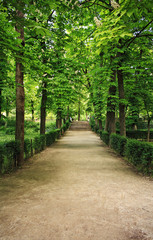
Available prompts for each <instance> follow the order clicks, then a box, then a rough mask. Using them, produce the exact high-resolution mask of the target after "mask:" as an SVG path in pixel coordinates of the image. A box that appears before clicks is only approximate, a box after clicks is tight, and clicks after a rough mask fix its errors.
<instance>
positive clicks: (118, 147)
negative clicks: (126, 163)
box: [110, 134, 127, 156]
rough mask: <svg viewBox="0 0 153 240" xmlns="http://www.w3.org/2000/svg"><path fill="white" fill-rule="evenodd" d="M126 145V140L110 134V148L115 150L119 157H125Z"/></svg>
mask: <svg viewBox="0 0 153 240" xmlns="http://www.w3.org/2000/svg"><path fill="white" fill-rule="evenodd" d="M126 144H127V138H126V137H123V136H120V135H118V134H111V136H110V146H111V148H113V149H115V151H116V152H118V153H119V154H120V155H121V156H124V155H125V146H126Z"/></svg>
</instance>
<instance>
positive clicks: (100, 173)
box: [0, 130, 153, 240]
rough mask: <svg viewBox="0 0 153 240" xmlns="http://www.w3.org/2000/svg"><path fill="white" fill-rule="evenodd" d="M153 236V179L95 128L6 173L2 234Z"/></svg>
mask: <svg viewBox="0 0 153 240" xmlns="http://www.w3.org/2000/svg"><path fill="white" fill-rule="evenodd" d="M131 239H132V240H147V239H153V182H152V181H150V180H149V179H146V178H143V177H142V176H139V175H137V174H136V173H135V172H134V171H133V170H132V169H131V168H130V167H129V166H128V165H127V164H126V163H125V162H124V161H123V160H122V159H121V158H119V157H117V156H116V154H115V153H114V152H113V151H112V150H110V149H109V148H107V147H106V146H105V145H104V144H103V143H102V142H101V140H100V139H99V137H98V136H97V135H96V134H94V133H93V132H91V131H75V130H73V131H68V132H67V133H66V135H65V136H64V137H62V138H61V139H60V140H59V141H58V142H57V143H55V144H54V145H52V146H51V147H50V148H47V149H46V150H45V151H43V152H41V153H40V154H37V155H35V156H34V157H33V158H32V159H31V160H30V161H29V162H28V163H27V164H26V165H25V166H24V167H23V169H22V170H18V171H17V173H14V174H12V175H11V176H9V177H7V178H2V179H0V240H131Z"/></svg>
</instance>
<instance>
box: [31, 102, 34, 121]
mask: <svg viewBox="0 0 153 240" xmlns="http://www.w3.org/2000/svg"><path fill="white" fill-rule="evenodd" d="M31 115H32V121H34V102H33V101H32V100H31Z"/></svg>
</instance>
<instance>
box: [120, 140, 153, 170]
mask: <svg viewBox="0 0 153 240" xmlns="http://www.w3.org/2000/svg"><path fill="white" fill-rule="evenodd" d="M125 156H126V157H127V158H128V160H129V162H130V163H132V164H133V165H134V166H136V167H138V169H139V170H141V171H143V172H147V173H153V146H152V145H151V144H149V143H146V142H139V141H137V140H132V139H129V140H128V141H127V144H126V151H125Z"/></svg>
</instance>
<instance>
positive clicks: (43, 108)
mask: <svg viewBox="0 0 153 240" xmlns="http://www.w3.org/2000/svg"><path fill="white" fill-rule="evenodd" d="M46 102H47V82H43V90H42V99H41V116H40V134H45V128H46Z"/></svg>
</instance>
